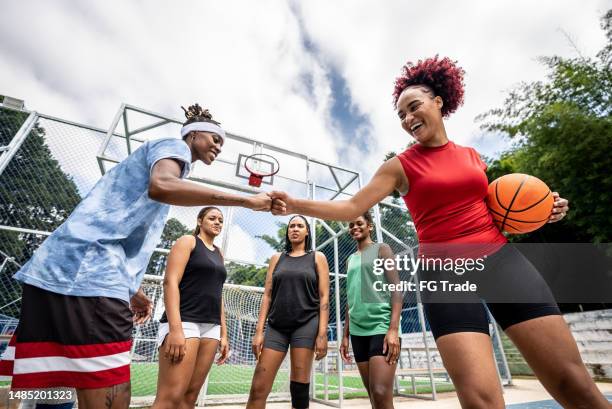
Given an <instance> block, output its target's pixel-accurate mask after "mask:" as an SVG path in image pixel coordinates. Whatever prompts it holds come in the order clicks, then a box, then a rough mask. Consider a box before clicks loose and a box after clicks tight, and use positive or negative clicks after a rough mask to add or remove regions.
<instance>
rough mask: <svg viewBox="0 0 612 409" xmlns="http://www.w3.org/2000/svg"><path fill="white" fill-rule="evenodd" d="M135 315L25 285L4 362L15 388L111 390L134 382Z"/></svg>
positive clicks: (123, 307)
mask: <svg viewBox="0 0 612 409" xmlns="http://www.w3.org/2000/svg"><path fill="white" fill-rule="evenodd" d="M131 346H132V312H131V311H130V308H129V305H128V303H126V302H125V301H123V300H119V299H116V298H108V297H77V296H69V295H62V294H57V293H53V292H50V291H45V290H43V289H40V288H37V287H34V286H31V285H27V284H24V286H23V295H22V300H21V315H20V317H19V325H18V327H17V329H16V331H15V334H14V335H13V338H12V339H11V341H10V343H9V346H8V348H7V350H6V351H5V353H4V354H3V355H2V361H0V375H9V376H10V375H12V377H13V381H12V388H13V389H33V388H53V387H60V386H64V387H72V388H77V389H95V388H105V387H109V386H113V385H117V384H121V383H124V382H128V381H129V380H130V349H131Z"/></svg>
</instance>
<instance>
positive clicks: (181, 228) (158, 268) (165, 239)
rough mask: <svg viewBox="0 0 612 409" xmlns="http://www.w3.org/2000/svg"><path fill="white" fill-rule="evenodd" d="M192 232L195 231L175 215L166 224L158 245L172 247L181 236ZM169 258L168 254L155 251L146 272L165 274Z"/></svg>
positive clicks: (165, 247)
mask: <svg viewBox="0 0 612 409" xmlns="http://www.w3.org/2000/svg"><path fill="white" fill-rule="evenodd" d="M192 233H193V232H192V231H191V230H190V229H189V228H188V227H187V226H185V225H184V224H183V223H181V222H180V221H178V220H177V219H175V218H174V217H173V218H170V219H168V221H167V222H166V224H165V225H164V231H163V232H162V235H161V239H160V241H159V244H158V245H157V246H158V247H160V248H163V249H170V248H171V247H172V246H173V245H174V242H175V241H176V240H177V239H178V238H179V237H181V236H184V235H186V234H192ZM167 259H168V256H167V255H166V254H163V253H157V252H155V253H153V256H152V257H151V261H150V262H149V266H148V267H147V272H146V274H152V275H163V273H164V270H165V268H166V261H167Z"/></svg>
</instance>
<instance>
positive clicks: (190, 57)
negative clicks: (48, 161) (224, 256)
mask: <svg viewBox="0 0 612 409" xmlns="http://www.w3.org/2000/svg"><path fill="white" fill-rule="evenodd" d="M610 7H612V1H610V0H608V1H602V0H593V1H587V2H582V1H580V2H579V1H559V0H554V1H553V0H540V1H537V2H534V1H515V0H513V1H495V2H491V1H463V2H457V1H437V2H414V1H392V0H389V1H384V2H381V1H373V0H372V1H365V0H350V1H338V2H330V1H324V0H320V1H319V0H308V1H302V2H298V1H282V0H261V1H246V0H245V1H232V0H230V1H201V0H200V1H173V2H168V1H153V0H147V1H144V0H142V1H88V2H81V1H69V0H64V1H61V0H59V1H30V0H20V1H6V2H3V5H2V13H0V53H1V56H2V58H0V94H6V95H11V96H14V97H18V98H21V99H24V100H25V101H26V104H27V106H28V107H29V108H30V109H35V110H37V111H40V112H44V113H47V114H51V115H56V116H60V117H64V118H68V119H71V120H75V121H81V122H85V123H88V124H92V125H97V126H100V127H103V128H107V127H108V126H109V124H110V122H111V120H112V117H113V115H114V113H115V111H116V110H117V108H118V106H119V104H120V103H121V102H126V103H130V104H133V105H137V106H141V107H144V108H147V109H150V110H153V111H157V112H161V113H164V114H168V115H172V116H174V117H177V118H180V117H182V112H181V110H180V108H179V106H180V105H186V104H190V103H192V102H195V101H198V102H199V103H200V104H201V105H203V106H205V107H209V108H210V110H211V112H212V113H213V115H214V116H215V118H216V119H218V120H220V121H222V123H223V125H224V126H225V127H226V128H227V129H228V130H230V131H232V132H234V133H238V134H242V135H245V136H249V137H253V138H256V139H259V140H262V141H266V142H272V143H274V144H277V145H280V146H282V147H285V148H289V149H293V150H296V151H300V152H304V153H307V154H309V155H312V156H314V157H317V158H319V159H322V160H326V161H330V162H333V163H340V164H343V165H345V166H348V167H352V168H356V169H358V170H361V171H363V172H364V173H365V174H366V178H367V176H368V175H370V174H371V172H372V171H373V170H374V169H375V168H376V166H377V165H378V164H379V163H380V161H381V159H382V157H383V156H384V154H385V153H386V152H388V151H389V150H396V151H398V150H400V149H402V147H403V146H405V145H406V143H407V142H408V141H409V139H408V138H409V136H408V135H407V134H404V133H403V131H402V130H401V129H400V127H399V124H398V123H397V122H398V121H397V119H396V115H395V113H394V112H393V109H392V105H391V96H390V95H391V91H392V83H393V79H394V77H395V76H396V75H397V74H398V73H399V70H400V67H401V66H402V64H403V63H404V62H405V61H407V60H417V59H419V58H424V57H429V56H433V55H435V54H440V55H441V56H449V57H451V58H453V59H456V60H458V61H459V63H460V64H461V65H462V66H463V67H464V68H465V70H466V72H467V74H466V103H465V105H464V106H463V107H462V108H461V109H460V110H459V111H458V112H457V113H456V114H455V115H454V116H453V117H452V118H451V119H450V120H449V121H448V123H447V129H448V133H449V136H450V137H451V138H452V139H454V140H456V141H457V142H459V143H464V144H470V145H473V146H476V147H477V148H478V149H480V150H481V151H482V152H483V153H485V154H489V155H490V154H493V153H494V152H496V151H498V150H499V149H500V148H502V147H503V146H505V144H506V142H504V141H503V140H502V139H501V138H499V137H498V136H492V135H489V136H487V135H483V134H482V132H480V131H479V129H478V124H476V123H475V122H474V117H475V116H476V115H478V114H479V113H482V112H484V111H486V110H488V109H490V108H493V107H497V106H499V105H500V104H501V103H502V101H503V98H504V96H505V95H506V93H507V92H508V90H510V89H511V88H512V87H513V86H515V85H516V84H517V83H519V82H520V81H531V80H536V79H542V78H543V76H544V74H545V71H544V68H543V67H542V66H541V65H540V64H539V63H538V62H537V61H536V58H537V57H538V56H540V55H551V54H558V55H564V56H575V55H577V51H576V49H575V48H574V46H573V45H572V43H574V44H575V46H576V47H577V48H578V50H579V51H580V53H582V54H583V55H585V56H592V55H594V54H595V53H596V52H597V50H599V49H600V48H601V47H602V45H603V43H604V36H603V32H602V31H601V30H600V28H599V18H600V16H601V15H602V14H603V13H604V11H605V10H606V9H607V8H610ZM569 39H571V41H570V40H569Z"/></svg>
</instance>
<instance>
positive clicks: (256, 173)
mask: <svg viewBox="0 0 612 409" xmlns="http://www.w3.org/2000/svg"><path fill="white" fill-rule="evenodd" d="M264 158H267V159H272V162H270V161H269V160H265V159H264ZM249 161H251V162H253V164H252V165H251V166H250V167H249ZM262 163H265V164H267V165H271V171H270V172H267V173H265V172H264V173H262V172H260V169H259V168H260V167H261V164H262ZM275 164H276V169H274V167H275V166H274V165H275ZM244 167H245V169H246V170H247V171H248V172H249V173H250V174H251V176H249V185H250V186H254V187H260V186H261V182H262V180H263V178H265V177H268V176H274V175H276V174H277V173H278V171H279V170H280V165H279V163H278V160H277V159H276V158H275V157H274V156H272V155H268V154H266V153H256V154H253V155H251V156H248V157H247V158H246V159H245V161H244ZM255 167H257V169H256V170H255Z"/></svg>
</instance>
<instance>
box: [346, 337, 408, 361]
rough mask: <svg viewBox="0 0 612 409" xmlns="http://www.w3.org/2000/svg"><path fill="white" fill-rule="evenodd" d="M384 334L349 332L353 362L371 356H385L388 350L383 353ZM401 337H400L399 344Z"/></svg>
mask: <svg viewBox="0 0 612 409" xmlns="http://www.w3.org/2000/svg"><path fill="white" fill-rule="evenodd" d="M385 336H386V334H377V335H353V334H351V346H352V347H353V355H354V356H355V362H367V361H369V360H370V358H372V357H373V356H387V354H388V353H389V351H387V352H386V353H383V346H384V343H385ZM401 345H402V339H401V338H400V346H401Z"/></svg>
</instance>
